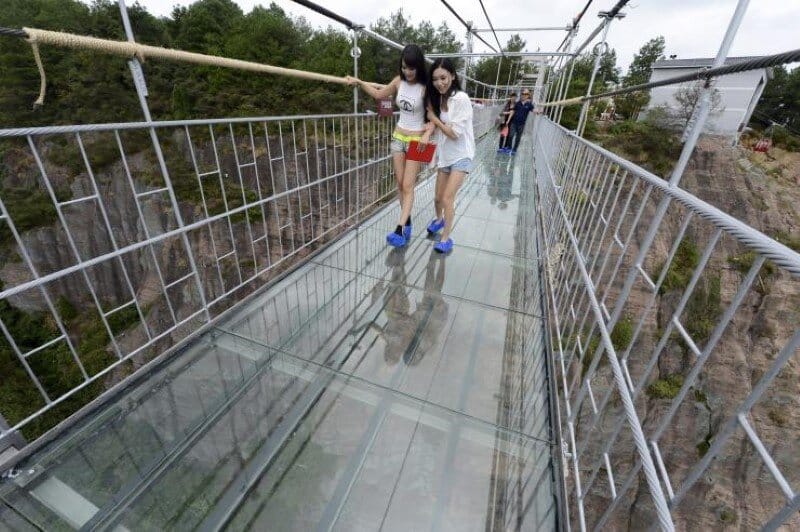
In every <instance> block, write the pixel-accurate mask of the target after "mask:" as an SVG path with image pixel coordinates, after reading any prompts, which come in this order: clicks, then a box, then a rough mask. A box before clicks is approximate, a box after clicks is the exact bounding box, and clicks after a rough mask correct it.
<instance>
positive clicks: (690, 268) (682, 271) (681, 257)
mask: <svg viewBox="0 0 800 532" xmlns="http://www.w3.org/2000/svg"><path fill="white" fill-rule="evenodd" d="M698 264H700V251H699V250H698V249H697V246H696V245H695V243H694V242H692V241H691V240H689V239H688V238H684V239H683V240H682V241H681V243H680V244H679V245H678V250H677V251H676V252H675V256H674V257H673V259H672V263H671V264H670V265H669V270H667V275H666V277H664V282H663V283H661V286H660V287H659V289H658V291H659V293H661V294H664V293H666V292H669V291H670V290H683V289H684V288H686V287H687V286H688V285H689V280H690V279H691V278H692V273H693V272H694V270H695V268H697V265H698ZM662 269H663V266H662V267H661V268H659V271H660V270H662Z"/></svg>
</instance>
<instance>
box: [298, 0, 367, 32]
mask: <svg viewBox="0 0 800 532" xmlns="http://www.w3.org/2000/svg"><path fill="white" fill-rule="evenodd" d="M292 2H294V3H296V4H300V5H301V6H305V7H307V8H308V9H310V10H311V11H316V12H317V13H319V14H320V15H324V16H326V17H328V18H330V19H333V20H335V21H336V22H340V23H342V24H344V25H345V26H347V28H348V29H351V30H354V29H358V28H360V26H359V25H358V24H355V23H354V22H353V21H351V20H349V19H346V18H344V17H343V16H341V15H337V14H336V13H334V12H333V11H331V10H329V9H326V8H324V7H322V6H321V5H318V4H315V3H314V2H310V1H309V0H292Z"/></svg>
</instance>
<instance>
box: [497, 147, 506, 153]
mask: <svg viewBox="0 0 800 532" xmlns="http://www.w3.org/2000/svg"><path fill="white" fill-rule="evenodd" d="M505 152H506V149H505V148H497V153H505Z"/></svg>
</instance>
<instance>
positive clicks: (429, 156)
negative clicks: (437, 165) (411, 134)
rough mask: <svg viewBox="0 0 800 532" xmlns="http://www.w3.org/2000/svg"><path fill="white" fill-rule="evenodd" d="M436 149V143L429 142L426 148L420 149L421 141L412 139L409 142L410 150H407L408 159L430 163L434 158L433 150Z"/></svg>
mask: <svg viewBox="0 0 800 532" xmlns="http://www.w3.org/2000/svg"><path fill="white" fill-rule="evenodd" d="M435 151H436V144H432V143H428V144H427V145H426V146H425V149H424V150H422V151H420V149H419V142H418V141H416V140H412V141H411V142H409V143H408V151H407V152H406V159H409V160H411V161H419V162H421V163H429V162H431V160H433V152H435Z"/></svg>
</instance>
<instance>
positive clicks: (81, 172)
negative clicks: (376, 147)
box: [0, 124, 391, 423]
mask: <svg viewBox="0 0 800 532" xmlns="http://www.w3.org/2000/svg"><path fill="white" fill-rule="evenodd" d="M284 126H286V128H287V130H288V125H286V124H284ZM325 127H333V125H331V124H328V125H327V126H326V125H325V124H322V129H323V130H324V128H325ZM254 128H255V126H254ZM200 129H202V128H200ZM229 131H230V130H228V129H227V125H226V126H222V127H221V129H220V130H218V131H217V132H216V133H217V135H216V137H215V139H214V140H213V141H212V140H211V139H210V138H209V137H208V129H207V128H206V129H205V135H206V137H205V140H203V137H202V135H201V134H202V133H203V131H199V132H198V131H192V144H191V149H190V144H189V142H188V141H187V135H186V133H185V131H184V130H182V129H176V130H171V131H166V130H159V133H158V134H159V138H160V140H161V144H162V146H163V147H164V156H165V159H166V165H167V167H168V169H169V173H170V176H171V178H172V183H173V190H175V193H176V195H177V199H178V204H179V208H180V214H181V216H182V218H183V221H184V224H185V225H189V224H192V223H196V222H201V221H203V220H206V219H207V218H208V217H209V216H214V215H215V214H219V213H222V212H224V210H225V207H226V205H227V208H229V209H233V208H236V207H238V206H241V205H243V204H244V202H245V201H247V202H248V203H250V202H253V201H256V200H258V199H259V197H261V198H266V197H269V196H270V195H272V194H278V195H281V194H282V196H281V198H280V199H278V200H276V201H272V202H269V203H266V204H265V205H264V208H263V209H261V208H260V207H254V208H251V209H248V210H247V211H243V212H240V213H238V214H235V215H231V216H228V217H223V218H221V219H220V220H217V221H215V222H213V223H211V224H203V225H201V226H199V227H198V228H196V229H194V230H192V231H189V232H188V233H187V236H186V238H187V239H188V242H189V246H190V248H191V251H192V254H193V256H194V259H195V261H196V264H197V268H198V271H199V284H200V286H201V287H202V295H203V297H204V298H205V300H206V301H207V302H214V303H213V304H212V305H211V308H210V313H211V316H212V317H213V316H215V315H217V314H219V313H220V312H222V311H224V310H225V309H227V308H229V307H230V306H231V305H233V304H234V303H235V302H237V301H239V300H241V299H242V298H244V297H245V296H247V295H248V294H249V293H251V292H253V291H254V290H255V289H257V288H258V287H259V286H262V285H263V284H264V283H266V282H267V281H269V280H270V279H272V278H273V277H275V276H276V275H279V274H280V273H281V272H283V271H285V270H286V269H287V268H290V267H291V266H292V265H294V264H296V263H297V262H298V261H300V260H302V258H303V257H304V256H306V255H307V254H308V253H310V252H311V251H313V250H314V249H316V248H317V247H319V246H321V245H323V244H324V243H325V242H327V241H329V240H331V239H333V238H335V237H336V236H338V235H339V234H341V232H343V231H345V230H347V229H348V228H349V227H350V226H352V224H353V223H354V221H355V219H354V218H353V215H354V214H355V208H356V201H355V197H356V195H357V194H358V195H359V196H360V202H361V203H360V204H361V205H364V204H367V203H369V202H372V201H375V200H376V197H375V196H376V195H377V194H378V193H384V192H385V190H384V189H385V187H383V186H382V184H383V182H384V181H386V179H385V178H384V176H383V174H385V175H386V177H389V178H390V177H391V176H390V175H389V168H388V167H387V165H386V164H385V163H376V165H375V167H371V168H368V169H365V170H363V171H362V172H363V173H361V183H362V185H361V187H360V189H359V190H358V191H357V190H356V180H355V178H354V174H352V173H348V172H345V171H344V169H345V168H347V167H349V166H350V165H354V162H353V161H351V159H349V157H348V154H349V152H347V151H346V150H348V149H349V147H348V146H347V145H346V144H344V142H338V143H337V142H334V140H338V139H335V138H334V137H332V136H328V137H325V136H323V131H320V132H319V138H316V137H314V136H312V135H311V134H310V133H309V134H308V136H307V137H304V140H306V139H307V142H308V144H307V145H306V146H305V147H303V146H300V145H299V144H300V141H293V139H292V136H291V135H287V134H286V133H285V132H284V135H283V137H282V138H283V139H284V140H283V143H281V140H280V139H279V137H277V136H274V135H273V134H272V132H271V131H270V134H269V135H264V134H263V130H262V134H261V135H260V138H259V135H258V134H257V133H256V134H255V135H254V139H255V140H251V138H250V137H249V136H248V135H247V134H246V130H244V134H241V133H242V132H241V131H239V130H238V129H236V127H235V126H234V128H233V132H235V136H234V138H233V139H232V138H231V135H230V133H229ZM314 131H315V134H316V128H315V129H314ZM122 133H123V134H122V139H123V140H122V142H123V144H125V147H126V157H125V161H124V162H123V160H122V159H121V157H120V156H119V150H118V147H117V145H116V139H115V138H114V135H113V134H112V133H103V134H97V135H95V134H87V135H85V136H84V138H83V142H84V143H85V146H86V152H87V157H88V159H89V162H90V164H91V166H92V170H93V175H94V178H95V182H96V184H97V187H98V191H97V192H98V197H99V201H96V200H94V199H91V197H92V196H93V195H94V194H95V191H94V185H93V182H92V179H91V178H90V176H89V173H88V170H87V168H86V165H85V163H84V160H83V157H82V155H81V154H80V152H79V150H78V148H77V145H76V142H75V140H74V139H72V138H68V139H62V138H56V139H52V138H44V139H37V141H36V145H37V150H38V152H39V154H40V156H41V160H42V163H43V167H44V170H45V172H46V173H47V175H48V178H49V181H50V184H51V186H52V188H53V190H54V192H55V194H56V196H57V197H58V199H59V200H60V201H62V202H63V201H67V202H73V203H71V204H66V205H64V207H63V208H62V213H63V221H62V219H61V218H60V217H59V216H57V213H56V211H55V210H54V208H53V207H52V202H51V201H50V198H49V196H48V194H47V191H46V188H45V185H44V181H43V179H42V177H41V175H40V170H39V168H38V166H37V162H36V160H35V158H34V156H33V154H32V152H31V150H30V149H29V148H28V147H27V145H25V144H24V142H20V143H19V144H17V145H15V146H11V145H7V146H5V149H4V150H3V152H2V153H3V156H2V160H0V164H1V165H2V172H1V173H0V175H2V183H0V185H2V187H3V191H4V192H3V195H2V198H3V200H4V203H5V204H6V206H7V207H9V210H10V211H11V212H12V219H14V221H15V223H17V224H18V227H19V228H20V233H21V239H22V241H23V243H24V248H25V252H24V253H23V252H22V251H21V250H19V249H17V246H16V245H15V244H14V243H13V238H12V236H11V234H10V232H9V231H8V230H7V229H5V228H3V230H4V231H6V234H4V235H2V236H3V238H4V240H3V242H4V244H3V245H2V249H0V281H2V283H3V286H4V287H6V288H8V287H12V286H16V285H19V284H20V283H23V282H26V281H28V280H31V279H32V278H33V277H34V274H33V273H32V272H31V269H30V268H29V267H28V265H27V264H26V261H25V260H24V259H25V258H27V259H28V260H29V261H30V262H31V263H32V264H33V265H34V267H35V269H36V273H37V274H38V275H39V276H43V275H46V274H48V273H52V272H56V271H59V270H63V269H64V268H68V267H70V266H73V265H76V264H78V262H79V261H87V260H90V259H93V258H95V257H98V256H101V255H103V254H106V253H110V252H112V251H113V250H114V249H115V248H117V249H118V248H123V247H125V246H130V245H134V244H136V243H139V242H142V241H144V240H145V239H146V238H147V236H148V235H149V236H151V237H152V236H157V235H161V234H164V233H166V232H168V231H171V230H174V229H176V228H177V227H178V221H177V217H176V215H175V212H174V209H173V204H172V202H171V199H170V196H169V195H168V193H167V192H166V191H164V190H161V189H162V188H163V187H164V184H165V183H164V180H163V177H162V176H161V172H160V168H159V165H158V163H157V158H156V156H155V153H154V152H153V150H152V146H151V145H150V144H149V139H147V138H146V136H144V138H143V139H138V140H136V141H135V142H134V141H133V140H130V139H129V137H125V135H124V133H125V132H122ZM339 134H340V135H341V132H339ZM126 141H129V142H126ZM343 144H344V145H343ZM128 146H131V147H130V148H128ZM215 148H216V149H215ZM192 150H193V151H192ZM237 157H238V161H237ZM98 161H99V162H98ZM194 161H196V163H197V166H198V170H197V171H198V172H200V173H206V172H210V171H211V170H214V169H216V168H219V169H220V171H221V172H220V173H221V176H220V174H217V173H209V175H206V176H203V177H202V179H203V189H202V190H201V189H200V186H199V185H198V184H197V176H196V173H195V169H194ZM237 162H238V164H239V165H242V166H241V168H239V167H238V166H237ZM367 172H370V175H369V176H367ZM337 173H338V175H335V176H334V177H332V178H330V179H328V180H326V181H324V182H322V183H319V184H313V183H314V182H315V181H316V180H318V179H322V178H325V177H326V176H332V175H334V174H337ZM373 174H374V175H373ZM129 176H130V179H129ZM131 182H132V183H133V188H131ZM376 185H377V186H376ZM293 190H295V191H294V192H292V191H293ZM19 191H24V193H23V194H19V193H18V192H19ZM287 191H288V192H287ZM12 192H16V193H17V196H19V197H21V200H20V201H19V202H18V204H17V205H11V206H10V202H9V199H8V198H9V195H10V194H12ZM136 197H138V199H139V201H138V206H137V201H136ZM81 198H87V199H86V200H84V201H76V200H79V199H81ZM204 199H205V204H204V201H203V200H204ZM37 212H41V213H42V214H41V215H39V216H38V217H37V216H32V215H31V213H37ZM106 219H107V220H108V225H109V226H110V227H111V232H110V233H109V231H108V230H107V229H106V227H107V224H106ZM23 220H24V221H23ZM248 220H249V223H248ZM64 224H66V225H67V226H68V227H69V229H70V232H69V234H68V233H67V231H65V230H64ZM112 237H113V239H112ZM25 256H27V257H25ZM123 265H124V268H123ZM267 268H269V271H265V270H266V269H267ZM190 273H191V266H190V261H189V253H187V249H186V245H185V243H184V241H183V239H182V238H181V237H180V236H178V237H170V238H167V239H165V240H162V241H161V242H159V243H157V244H154V245H152V246H144V247H141V248H139V249H137V250H133V251H130V252H128V253H126V254H125V255H124V256H122V257H121V258H119V259H111V260H107V261H104V262H102V263H101V264H98V265H96V266H92V267H90V268H88V269H85V270H84V271H79V272H76V273H72V274H69V275H67V276H65V277H62V278H60V279H58V280H56V281H53V282H50V283H48V284H47V286H46V290H47V293H48V295H49V297H50V299H51V302H52V303H53V304H54V306H55V307H56V309H57V311H58V312H59V314H73V313H74V312H73V311H70V312H66V311H64V309H77V311H78V312H77V316H73V317H72V318H66V317H65V316H61V318H62V319H63V321H64V323H65V325H66V326H67V329H68V332H69V334H70V338H72V340H73V342H74V343H75V345H76V346H77V345H79V344H80V343H81V340H82V338H81V336H82V335H83V334H84V332H85V330H86V329H87V327H88V325H87V324H88V323H89V322H90V321H92V320H99V319H100V318H99V315H98V314H97V312H96V310H95V301H97V302H98V303H99V305H100V306H101V307H102V308H103V310H104V311H105V312H107V313H108V312H111V311H112V309H115V308H119V307H120V306H124V305H126V304H127V307H124V308H123V312H115V313H114V314H109V320H111V319H112V317H113V316H114V315H115V314H116V315H117V316H116V321H118V322H120V323H118V324H117V326H114V325H112V329H113V331H112V332H113V334H114V338H113V341H114V342H116V344H117V345H118V346H119V352H120V353H121V354H123V355H124V354H127V353H130V352H132V351H134V350H136V349H138V348H140V347H142V346H143V345H145V344H146V343H148V342H149V341H151V340H150V339H151V338H155V337H157V336H159V335H163V337H162V338H161V339H159V340H156V341H152V342H151V343H152V344H153V345H152V346H151V347H150V348H149V349H147V350H146V352H143V353H142V355H141V356H139V357H136V359H135V360H134V362H135V366H138V365H140V364H142V363H144V362H146V361H147V360H148V359H149V358H151V357H152V356H154V355H155V354H158V353H159V352H162V351H163V350H164V349H166V348H167V347H169V346H170V345H173V344H174V343H175V342H177V341H179V340H181V339H183V338H184V337H185V336H186V335H187V334H189V333H190V332H191V331H192V330H195V329H196V328H197V327H198V326H200V325H201V324H202V323H203V322H204V321H205V317H204V316H203V315H200V316H199V317H197V318H196V319H194V320H192V321H189V322H188V323H186V324H184V326H182V327H179V328H174V324H175V320H177V321H181V320H182V319H186V318H187V317H188V316H191V315H192V314H193V313H195V312H197V311H198V310H199V309H201V308H202V303H201V301H202V299H201V291H200V290H198V280H197V278H196V277H194V276H191V275H189V274H190ZM164 285H166V286H167V288H166V289H165V288H164ZM134 295H135V297H136V300H137V301H138V304H139V307H140V308H141V310H142V314H143V316H144V323H142V320H141V319H140V317H139V315H138V311H137V310H136V309H135V307H134V306H133V304H132V302H133V298H134ZM8 302H9V303H10V304H11V305H12V306H13V307H15V308H16V309H19V310H22V311H24V312H28V313H42V312H44V313H45V315H49V314H50V313H49V310H48V306H47V304H46V301H45V298H44V296H43V294H42V292H41V291H40V290H39V289H32V290H27V291H25V292H22V293H19V294H16V295H14V296H11V297H9V298H8ZM173 316H174V319H173ZM123 317H124V319H123ZM46 319H48V320H51V321H52V317H49V318H46ZM170 329H172V330H171V331H170ZM148 333H149V337H150V338H148ZM107 351H108V352H109V353H111V352H113V345H112V342H109V345H108V346H107ZM9 356H11V357H12V358H13V355H11V354H10V351H9ZM9 363H12V364H13V363H16V362H14V361H10V362H9ZM95 371H96V369H95ZM125 371H128V370H125ZM122 376H123V372H117V373H116V374H114V375H111V376H109V377H108V378H107V379H106V382H105V384H106V385H109V384H111V383H112V382H113V381H115V380H118V379H119V378H121V377H122ZM28 387H29V388H30V389H31V392H32V393H33V394H35V393H36V390H35V388H33V386H32V385H31V384H30V383H28ZM34 399H35V398H34ZM34 402H35V401H34ZM4 413H5V412H4ZM9 421H10V422H11V423H14V422H16V421H18V419H14V416H11V417H10V418H9Z"/></svg>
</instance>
